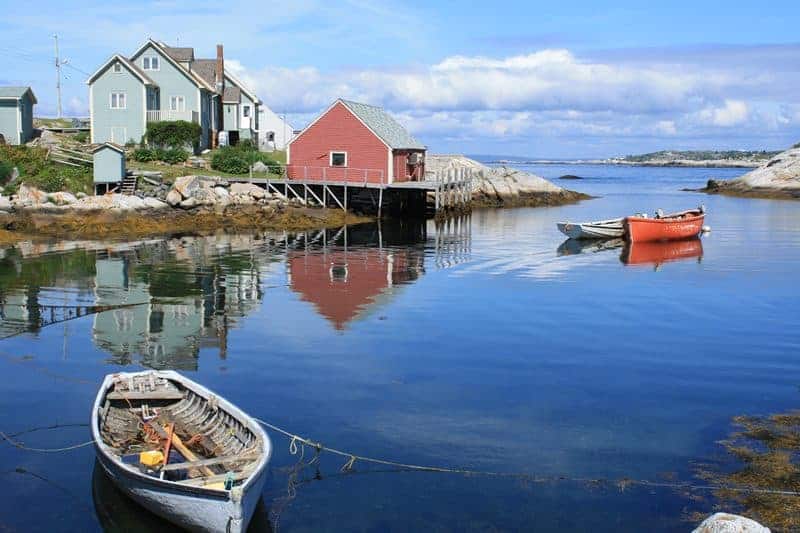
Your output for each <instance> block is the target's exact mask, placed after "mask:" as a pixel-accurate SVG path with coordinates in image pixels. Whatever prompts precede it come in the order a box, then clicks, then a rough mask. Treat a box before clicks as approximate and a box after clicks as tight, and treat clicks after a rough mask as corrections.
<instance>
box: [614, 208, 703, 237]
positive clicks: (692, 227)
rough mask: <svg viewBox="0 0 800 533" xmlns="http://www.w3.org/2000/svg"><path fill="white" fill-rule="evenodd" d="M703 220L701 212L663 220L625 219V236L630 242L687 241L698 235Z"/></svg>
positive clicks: (692, 212) (690, 212)
mask: <svg viewBox="0 0 800 533" xmlns="http://www.w3.org/2000/svg"><path fill="white" fill-rule="evenodd" d="M704 220H705V214H704V213H703V212H701V211H687V212H685V213H682V214H680V216H667V217H663V218H643V217H627V218H626V219H625V234H626V236H627V238H628V240H629V241H630V242H653V241H671V240H680V239H689V238H691V237H696V236H698V235H700V232H701V231H702V229H703V221H704Z"/></svg>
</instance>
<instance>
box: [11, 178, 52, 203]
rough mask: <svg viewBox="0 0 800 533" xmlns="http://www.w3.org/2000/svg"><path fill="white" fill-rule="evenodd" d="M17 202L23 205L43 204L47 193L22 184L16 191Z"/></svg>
mask: <svg viewBox="0 0 800 533" xmlns="http://www.w3.org/2000/svg"><path fill="white" fill-rule="evenodd" d="M17 201H18V202H20V203H22V204H24V205H37V204H43V203H45V202H46V201H47V193H46V192H44V191H41V190H39V189H37V188H36V187H34V186H32V185H25V184H24V183H23V184H22V185H20V186H19V189H17Z"/></svg>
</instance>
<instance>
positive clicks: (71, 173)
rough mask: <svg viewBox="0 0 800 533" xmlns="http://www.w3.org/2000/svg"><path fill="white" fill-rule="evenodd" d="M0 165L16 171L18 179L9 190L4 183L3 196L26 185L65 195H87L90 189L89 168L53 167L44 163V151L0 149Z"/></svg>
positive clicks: (22, 148) (21, 148)
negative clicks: (65, 193) (63, 192)
mask: <svg viewBox="0 0 800 533" xmlns="http://www.w3.org/2000/svg"><path fill="white" fill-rule="evenodd" d="M0 161H3V162H5V163H6V165H9V164H10V165H13V166H15V167H17V169H19V174H20V179H19V181H18V182H17V183H16V184H14V185H13V186H7V185H6V184H5V183H3V184H2V185H4V186H5V189H6V190H5V192H6V194H9V193H12V192H14V190H13V189H15V188H16V186H17V185H18V184H19V183H27V184H29V185H33V186H34V187H37V188H39V189H42V190H44V191H47V192H56V191H69V192H73V193H75V192H85V193H89V192H91V190H92V187H93V177H92V171H91V169H90V168H83V167H81V168H78V167H71V166H68V165H61V164H58V163H54V162H53V161H50V160H48V159H47V150H46V149H44V148H40V147H29V146H7V145H3V146H0Z"/></svg>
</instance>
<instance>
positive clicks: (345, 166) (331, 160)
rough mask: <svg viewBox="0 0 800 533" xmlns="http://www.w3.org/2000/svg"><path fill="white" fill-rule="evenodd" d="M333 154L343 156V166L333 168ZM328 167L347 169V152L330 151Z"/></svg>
mask: <svg viewBox="0 0 800 533" xmlns="http://www.w3.org/2000/svg"><path fill="white" fill-rule="evenodd" d="M333 154H344V165H336V166H333ZM328 166H329V167H333V168H347V152H344V151H342V150H331V152H330V153H329V154H328Z"/></svg>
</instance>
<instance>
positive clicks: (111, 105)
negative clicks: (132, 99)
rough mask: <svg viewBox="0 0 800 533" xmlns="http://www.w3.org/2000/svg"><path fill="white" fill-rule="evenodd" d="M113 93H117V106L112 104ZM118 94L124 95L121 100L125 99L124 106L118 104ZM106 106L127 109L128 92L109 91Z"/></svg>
mask: <svg viewBox="0 0 800 533" xmlns="http://www.w3.org/2000/svg"><path fill="white" fill-rule="evenodd" d="M115 94H116V95H117V107H114V105H113V97H114V95H115ZM119 95H122V96H123V97H124V98H123V100H124V101H125V105H124V106H120V105H119ZM108 108H109V109H128V94H127V93H126V92H125V91H111V92H110V93H109V94H108Z"/></svg>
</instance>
